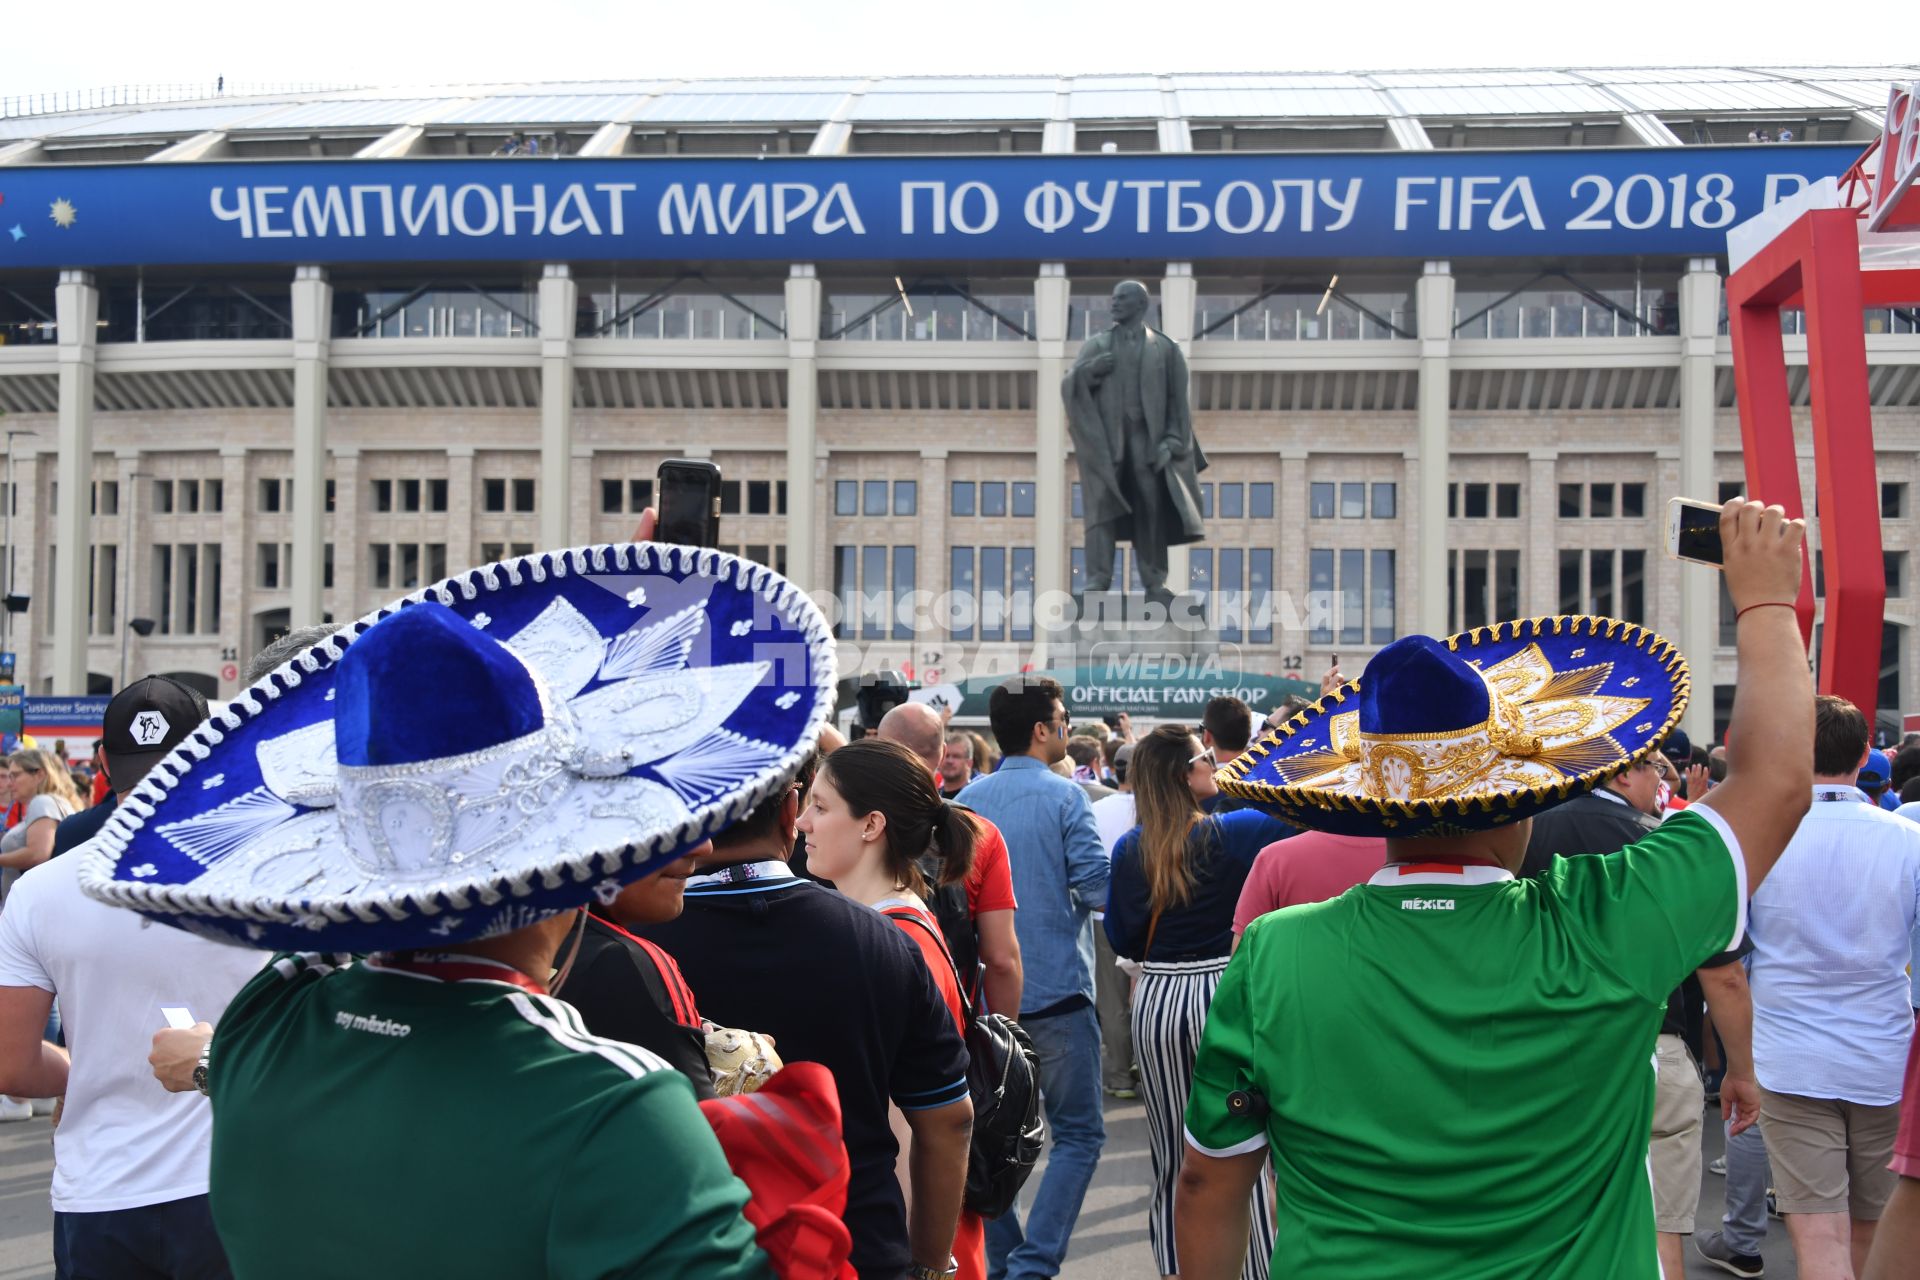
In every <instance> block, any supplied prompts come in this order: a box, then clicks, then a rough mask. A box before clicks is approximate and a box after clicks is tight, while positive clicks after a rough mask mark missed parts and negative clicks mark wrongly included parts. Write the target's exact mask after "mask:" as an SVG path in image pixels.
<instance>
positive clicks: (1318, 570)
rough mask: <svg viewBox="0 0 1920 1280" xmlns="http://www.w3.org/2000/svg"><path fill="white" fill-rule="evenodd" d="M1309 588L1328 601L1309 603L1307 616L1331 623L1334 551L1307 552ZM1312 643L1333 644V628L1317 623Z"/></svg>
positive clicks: (1309, 638) (1317, 549)
mask: <svg viewBox="0 0 1920 1280" xmlns="http://www.w3.org/2000/svg"><path fill="white" fill-rule="evenodd" d="M1329 487H1331V486H1329ZM1307 590H1308V592H1310V593H1311V594H1313V595H1315V596H1318V597H1319V599H1320V600H1323V601H1326V602H1327V603H1326V604H1325V605H1323V606H1322V607H1321V608H1320V609H1315V608H1314V607H1313V606H1314V605H1315V604H1316V603H1319V601H1313V600H1310V601H1308V603H1307V616H1308V617H1309V618H1312V619H1314V620H1315V622H1316V623H1322V622H1326V623H1330V622H1331V621H1332V618H1333V611H1332V609H1333V606H1332V598H1333V552H1332V551H1330V550H1327V549H1326V548H1323V547H1315V548H1314V549H1313V550H1311V551H1309V552H1308V553H1307ZM1307 641H1308V643H1310V644H1332V643H1333V628H1332V627H1331V626H1330V625H1315V626H1314V627H1312V628H1310V629H1309V630H1308V631H1307Z"/></svg>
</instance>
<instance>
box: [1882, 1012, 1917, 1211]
mask: <svg viewBox="0 0 1920 1280" xmlns="http://www.w3.org/2000/svg"><path fill="white" fill-rule="evenodd" d="M1887 1168H1889V1169H1891V1170H1893V1171H1894V1172H1895V1173H1897V1174H1899V1175H1900V1176H1901V1177H1903V1178H1920V1031H1915V1032H1914V1036H1913V1043H1912V1044H1911V1045H1909V1046H1908V1048H1907V1086H1906V1091H1905V1096H1904V1097H1903V1098H1902V1099H1901V1101H1900V1132H1899V1133H1898V1134H1897V1135H1896V1136H1895V1137H1894V1140H1893V1159H1892V1161H1891V1162H1889V1163H1888V1165H1887Z"/></svg>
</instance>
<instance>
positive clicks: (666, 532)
mask: <svg viewBox="0 0 1920 1280" xmlns="http://www.w3.org/2000/svg"><path fill="white" fill-rule="evenodd" d="M654 492H655V493H656V494H658V495H659V504H660V507H659V521H658V524H657V526H656V529H655V532H654V537H655V540H657V541H659V542H672V543H678V544H679V545H681V546H683V547H717V546H719V545H720V468H719V467H717V466H715V465H714V464H713V463H712V462H709V461H706V460H705V459H700V458H668V459H667V460H666V461H665V462H663V463H661V464H660V472H659V475H658V478H657V480H656V483H655V488H654Z"/></svg>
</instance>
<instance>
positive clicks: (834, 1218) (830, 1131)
mask: <svg viewBox="0 0 1920 1280" xmlns="http://www.w3.org/2000/svg"><path fill="white" fill-rule="evenodd" d="M700 1110H701V1111H703V1112H704V1113H706V1117H707V1123H708V1124H711V1125H712V1126H713V1131H714V1134H715V1135H716V1136H718V1137H719V1139H720V1147H721V1149H722V1150H724V1151H725V1152H726V1154H727V1164H728V1165H729V1166H730V1167H731V1168H732V1169H733V1173H734V1176H735V1177H737V1178H739V1179H740V1181H742V1182H744V1183H746V1184H747V1192H748V1194H749V1196H750V1197H751V1199H749V1201H748V1202H747V1208H746V1215H747V1221H748V1222H751V1223H752V1224H753V1230H754V1239H755V1241H756V1242H758V1244H759V1245H760V1247H761V1249H763V1250H765V1251H766V1255H767V1258H768V1259H769V1260H770V1261H771V1262H772V1264H773V1271H774V1274H775V1275H777V1276H779V1277H780V1280H856V1277H855V1274H854V1270H853V1265H852V1264H851V1263H850V1262H848V1260H847V1258H848V1255H849V1254H851V1253H852V1252H853V1235H852V1233H851V1232H849V1231H848V1230H847V1224H846V1223H845V1222H844V1221H842V1219H843V1217H844V1215H845V1214H846V1211H847V1171H848V1161H847V1144H846V1140H845V1138H844V1137H843V1136H842V1134H841V1127H840V1091H839V1089H838V1088H836V1087H835V1085H834V1083H833V1073H832V1072H831V1071H828V1070H827V1069H826V1068H825V1067H823V1066H821V1065H820V1064H819V1063H817V1062H795V1063H792V1064H790V1065H788V1066H786V1067H784V1068H782V1069H781V1070H780V1071H779V1072H777V1073H775V1075H774V1076H773V1078H772V1079H770V1080H768V1081H767V1083H766V1084H764V1085H762V1086H761V1087H760V1089H759V1090H757V1091H756V1092H754V1093H742V1094H736V1095H735V1096H733V1097H730V1098H710V1099H708V1100H706V1101H704V1102H702V1103H701V1104H700Z"/></svg>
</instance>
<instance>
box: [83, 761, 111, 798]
mask: <svg viewBox="0 0 1920 1280" xmlns="http://www.w3.org/2000/svg"><path fill="white" fill-rule="evenodd" d="M111 790H113V784H111V783H109V782H108V781H107V775H106V774H105V773H104V772H102V771H101V770H99V769H95V770H94V771H93V798H92V799H91V800H89V801H88V804H89V805H90V806H91V805H96V804H99V803H100V802H101V801H102V800H105V799H106V798H107V792H109V791H111Z"/></svg>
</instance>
